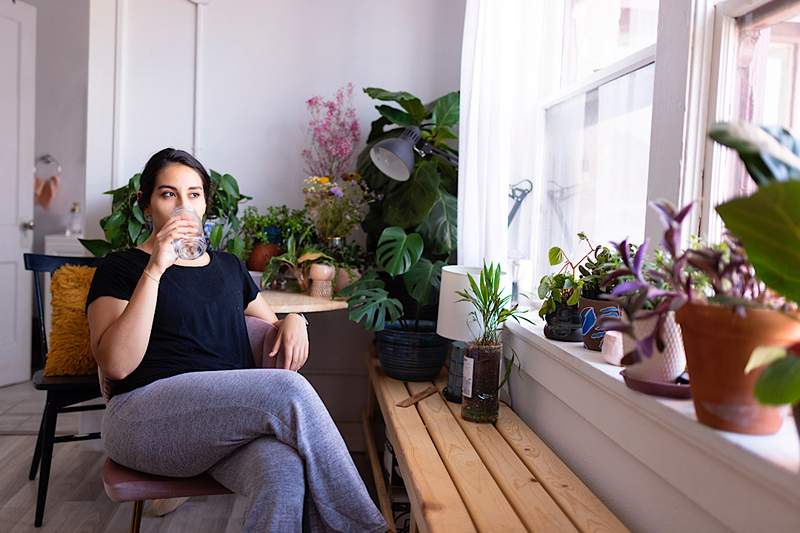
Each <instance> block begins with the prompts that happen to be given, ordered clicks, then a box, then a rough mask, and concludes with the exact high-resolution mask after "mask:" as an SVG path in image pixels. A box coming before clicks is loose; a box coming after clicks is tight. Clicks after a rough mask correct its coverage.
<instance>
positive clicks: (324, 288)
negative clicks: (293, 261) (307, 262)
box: [308, 263, 336, 298]
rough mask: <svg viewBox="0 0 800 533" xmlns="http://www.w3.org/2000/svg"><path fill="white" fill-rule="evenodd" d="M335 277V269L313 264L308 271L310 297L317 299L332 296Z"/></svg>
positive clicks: (322, 264)
mask: <svg viewBox="0 0 800 533" xmlns="http://www.w3.org/2000/svg"><path fill="white" fill-rule="evenodd" d="M335 275H336V268H334V267H333V266H331V265H326V264H324V263H314V264H313V265H311V268H310V269H309V271H308V277H309V279H311V289H310V291H309V293H310V294H311V296H316V297H318V298H330V297H332V296H333V277H334V276H335Z"/></svg>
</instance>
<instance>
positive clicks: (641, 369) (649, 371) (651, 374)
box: [623, 313, 686, 383]
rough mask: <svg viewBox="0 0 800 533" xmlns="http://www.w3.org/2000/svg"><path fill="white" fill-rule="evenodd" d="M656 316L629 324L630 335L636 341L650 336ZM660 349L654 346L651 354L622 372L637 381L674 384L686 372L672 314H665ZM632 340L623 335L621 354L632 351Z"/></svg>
mask: <svg viewBox="0 0 800 533" xmlns="http://www.w3.org/2000/svg"><path fill="white" fill-rule="evenodd" d="M656 322H658V317H655V316H653V317H650V318H644V319H637V320H634V321H633V332H634V334H635V335H636V338H637V339H642V338H644V337H647V336H648V335H650V334H652V333H653V329H654V328H655V327H656ZM661 336H662V337H661V338H662V340H663V341H664V350H659V349H658V347H657V346H656V347H654V349H653V355H651V356H650V357H642V358H640V360H639V362H637V363H636V364H633V365H628V366H626V367H625V373H626V374H627V375H629V376H631V377H633V378H635V379H638V380H641V381H660V382H663V383H675V380H676V379H677V378H678V376H680V375H681V374H683V373H684V371H685V370H686V351H685V350H684V348H683V336H682V335H681V327H680V326H679V325H678V323H677V322H676V321H675V313H669V314H668V315H667V318H666V319H665V321H664V327H663V329H662V331H661ZM633 344H634V341H633V339H630V338H628V337H627V336H626V338H625V339H624V341H623V346H624V351H625V353H628V352H629V351H631V350H632V349H633Z"/></svg>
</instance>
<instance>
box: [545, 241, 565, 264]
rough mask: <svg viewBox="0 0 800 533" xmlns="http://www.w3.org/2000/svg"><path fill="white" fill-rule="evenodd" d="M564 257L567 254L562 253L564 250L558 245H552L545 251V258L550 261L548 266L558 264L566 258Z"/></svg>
mask: <svg viewBox="0 0 800 533" xmlns="http://www.w3.org/2000/svg"><path fill="white" fill-rule="evenodd" d="M566 258H567V255H566V254H565V253H564V250H562V249H561V248H559V247H558V246H553V247H552V248H550V250H548V251H547V260H548V262H549V263H550V266H555V265H560V264H561V263H563V262H564V261H565V260H566Z"/></svg>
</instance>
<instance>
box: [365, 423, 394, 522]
mask: <svg viewBox="0 0 800 533" xmlns="http://www.w3.org/2000/svg"><path fill="white" fill-rule="evenodd" d="M361 424H362V426H363V429H364V442H365V443H366V446H367V456H368V457H369V466H370V468H371V469H372V481H373V482H374V483H375V492H377V494H378V503H379V504H380V506H381V513H383V517H384V518H385V519H386V524H387V525H388V526H389V532H390V533H396V532H397V527H396V526H395V523H394V516H393V515H392V500H391V498H390V497H389V491H388V489H387V488H386V481H385V480H384V479H383V472H382V471H381V462H380V459H379V458H378V451H377V450H376V449H375V440H374V438H373V436H372V429H371V427H370V423H369V418H367V413H366V412H364V416H363V417H362V418H361Z"/></svg>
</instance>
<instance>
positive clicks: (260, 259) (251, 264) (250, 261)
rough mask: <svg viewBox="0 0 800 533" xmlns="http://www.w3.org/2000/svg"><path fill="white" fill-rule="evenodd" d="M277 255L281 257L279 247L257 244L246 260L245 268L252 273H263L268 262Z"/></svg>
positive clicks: (263, 243) (264, 243) (265, 243)
mask: <svg viewBox="0 0 800 533" xmlns="http://www.w3.org/2000/svg"><path fill="white" fill-rule="evenodd" d="M278 255H281V247H280V246H278V245H277V244H272V243H268V242H258V243H256V244H255V246H253V251H252V252H250V257H248V258H247V268H248V270H252V271H254V272H264V269H265V268H266V267H267V263H269V260H270V259H272V258H273V257H275V256H278Z"/></svg>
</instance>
